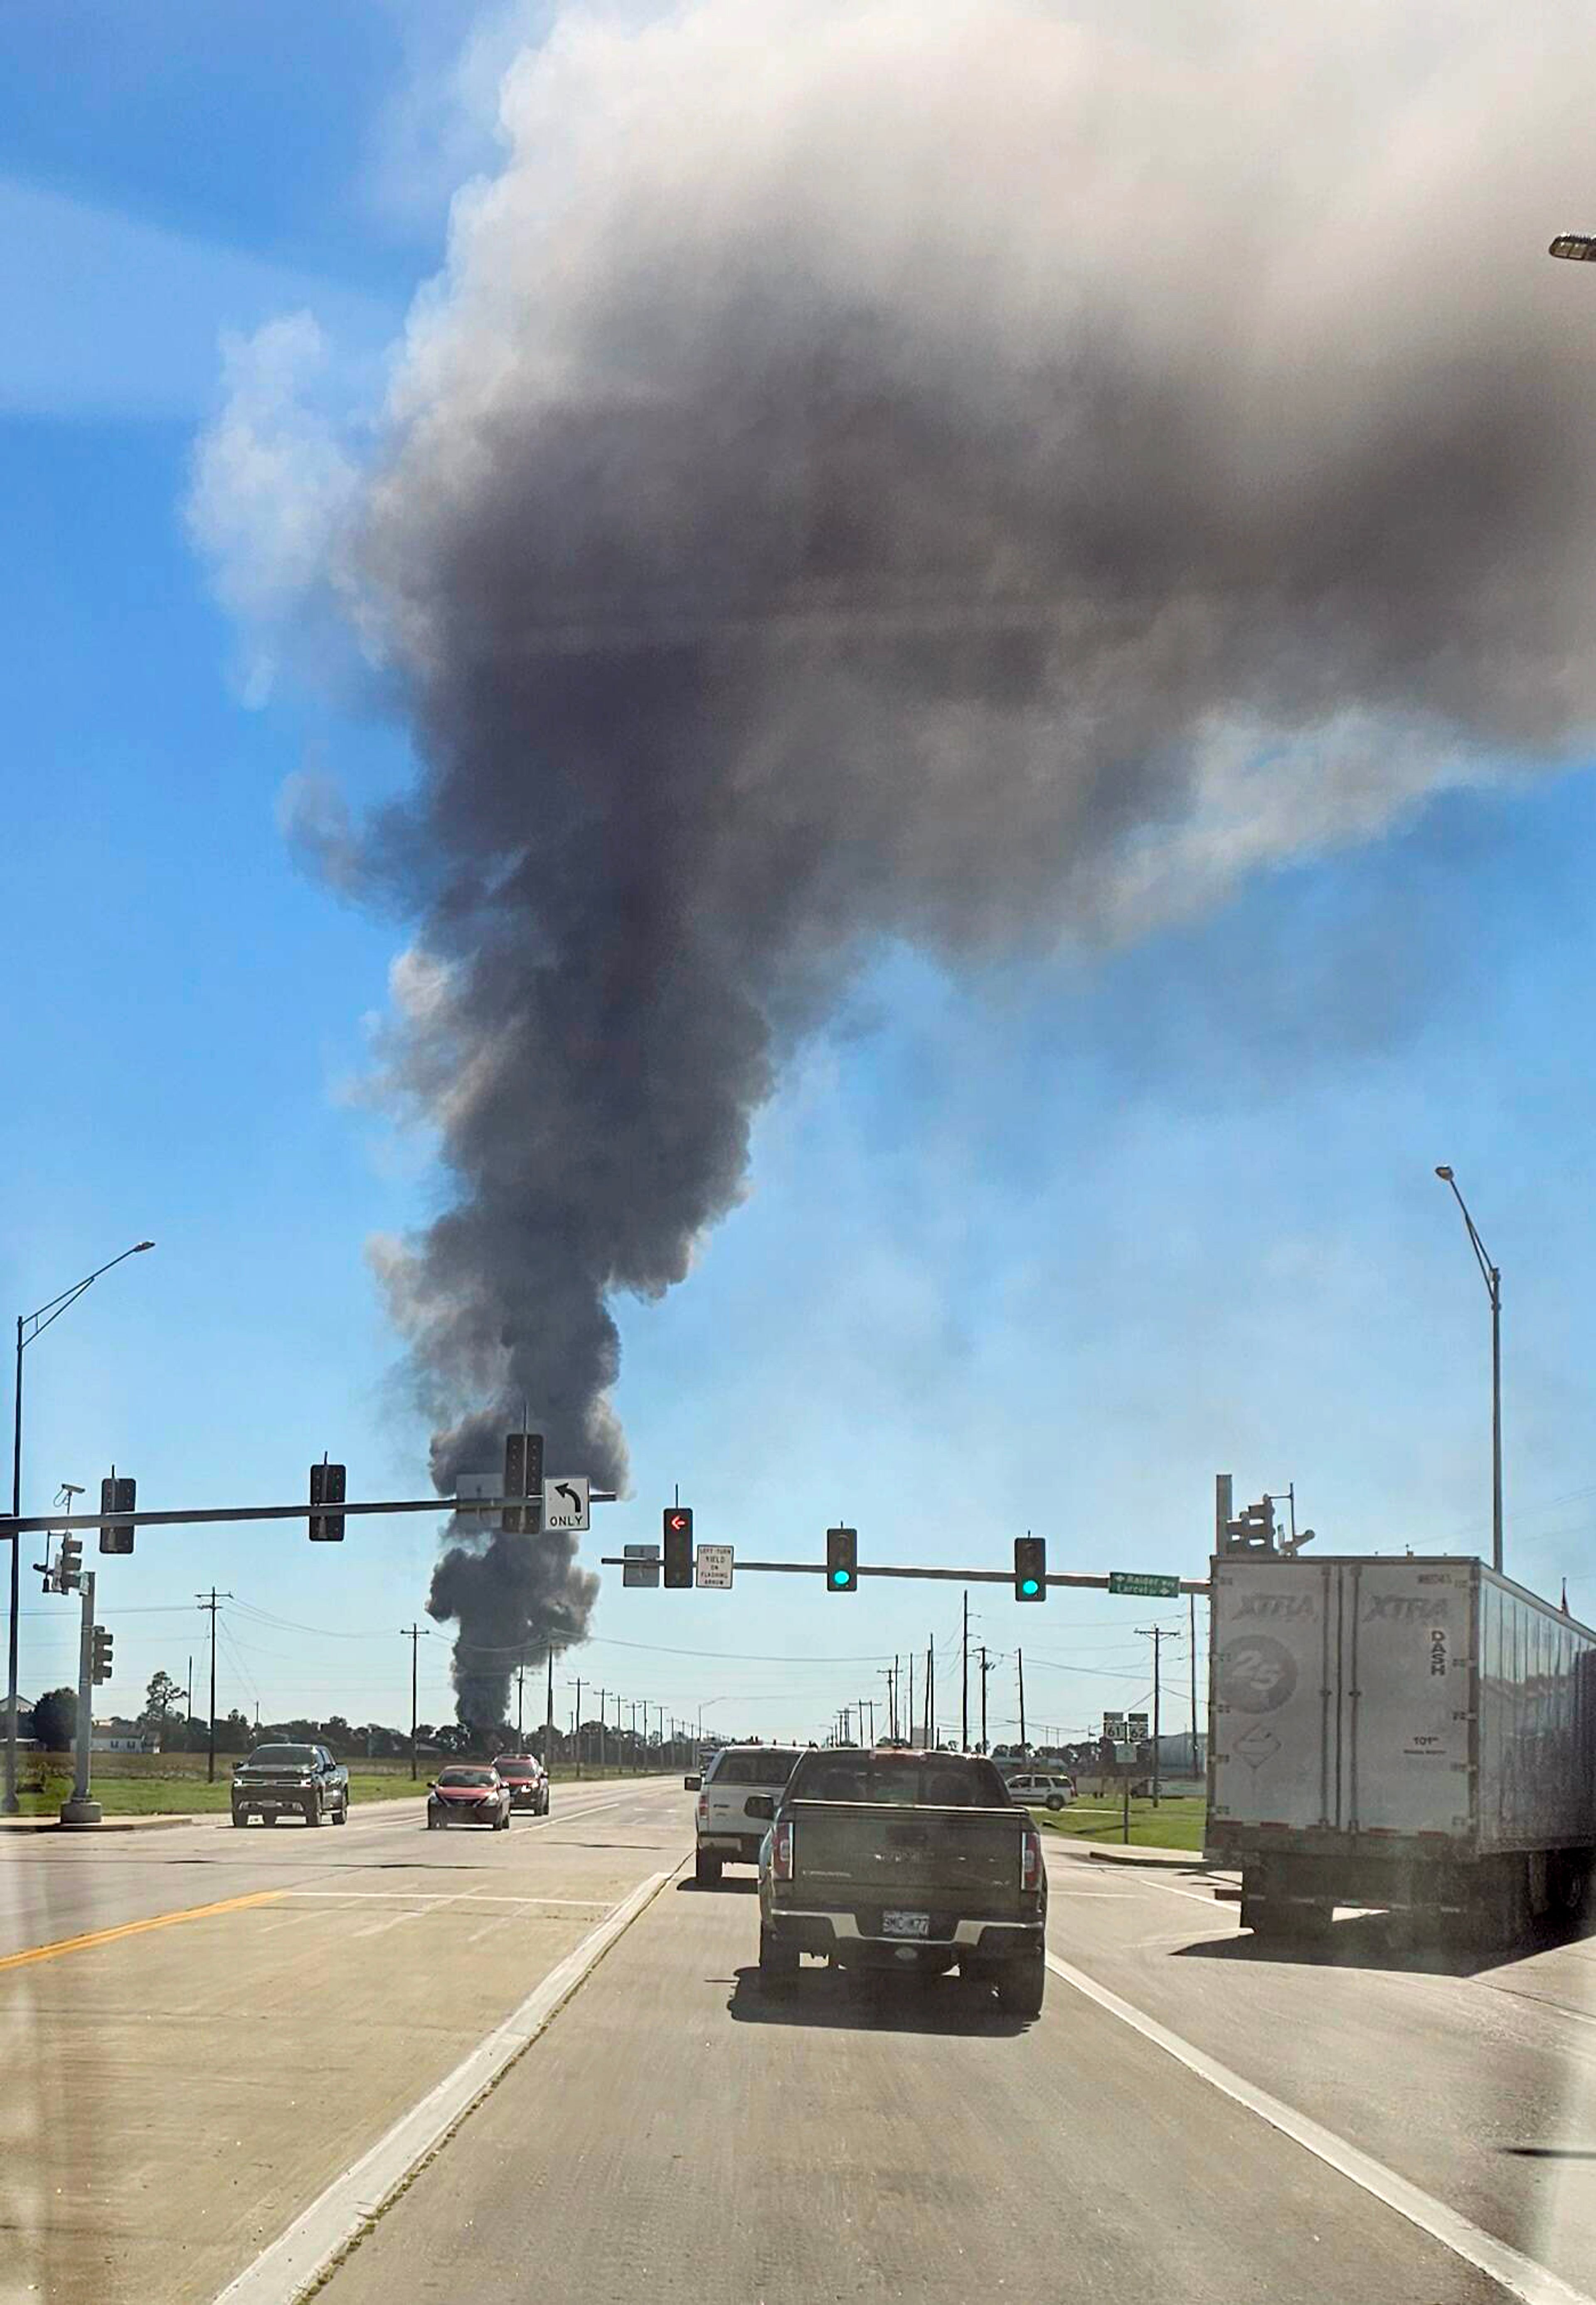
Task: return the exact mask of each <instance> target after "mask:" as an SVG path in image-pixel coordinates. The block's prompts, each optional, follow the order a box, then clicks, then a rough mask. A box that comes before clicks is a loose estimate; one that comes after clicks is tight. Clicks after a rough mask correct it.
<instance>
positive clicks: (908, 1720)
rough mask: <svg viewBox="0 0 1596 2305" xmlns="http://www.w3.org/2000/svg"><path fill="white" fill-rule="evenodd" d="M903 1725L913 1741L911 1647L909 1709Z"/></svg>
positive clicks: (912, 1655)
mask: <svg viewBox="0 0 1596 2305" xmlns="http://www.w3.org/2000/svg"><path fill="white" fill-rule="evenodd" d="M904 1728H905V1729H906V1730H907V1731H908V1732H909V1737H910V1741H911V1742H913V1737H914V1652H913V1649H911V1650H910V1652H909V1710H908V1712H907V1714H905V1715H904Z"/></svg>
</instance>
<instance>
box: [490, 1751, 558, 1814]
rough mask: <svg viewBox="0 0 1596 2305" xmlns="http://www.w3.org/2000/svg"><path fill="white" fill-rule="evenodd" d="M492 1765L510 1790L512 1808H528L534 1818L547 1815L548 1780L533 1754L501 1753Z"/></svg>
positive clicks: (540, 1763)
mask: <svg viewBox="0 0 1596 2305" xmlns="http://www.w3.org/2000/svg"><path fill="white" fill-rule="evenodd" d="M494 1767H495V1768H496V1769H497V1771H498V1773H499V1774H500V1776H501V1777H503V1779H504V1781H505V1783H506V1784H507V1785H508V1786H509V1788H510V1806H511V1807H512V1808H530V1809H531V1812H532V1815H533V1816H548V1777H547V1776H546V1774H545V1773H544V1769H543V1764H542V1762H541V1761H540V1760H539V1758H538V1756H537V1755H536V1754H535V1753H501V1754H500V1755H499V1756H498V1758H497V1760H496V1761H495V1763H494Z"/></svg>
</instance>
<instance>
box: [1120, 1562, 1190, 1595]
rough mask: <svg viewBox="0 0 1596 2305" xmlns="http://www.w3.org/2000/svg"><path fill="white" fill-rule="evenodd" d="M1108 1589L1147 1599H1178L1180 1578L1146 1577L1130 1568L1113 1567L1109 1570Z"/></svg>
mask: <svg viewBox="0 0 1596 2305" xmlns="http://www.w3.org/2000/svg"><path fill="white" fill-rule="evenodd" d="M1108 1590H1109V1592H1110V1593H1129V1594H1133V1595H1137V1596H1138V1597H1139V1598H1141V1599H1142V1600H1146V1601H1178V1600H1179V1598H1180V1578H1178V1577H1146V1576H1141V1575H1138V1574H1136V1573H1135V1572H1133V1570H1131V1569H1110V1570H1109V1571H1108Z"/></svg>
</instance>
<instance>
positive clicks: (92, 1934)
mask: <svg viewBox="0 0 1596 2305" xmlns="http://www.w3.org/2000/svg"><path fill="white" fill-rule="evenodd" d="M282 1894H283V1892H282V1890H281V1889H257V1890H255V1891H253V1892H251V1894H250V1895H249V1896H245V1897H223V1898H222V1899H220V1900H219V1901H218V1902H217V1903H216V1904H214V1905H185V1906H184V1907H183V1909H182V1910H181V1911H180V1912H175V1913H154V1914H152V1915H151V1916H150V1917H149V1919H148V1920H142V1921H118V1922H117V1924H116V1925H115V1927H114V1928H109V1929H89V1931H88V1932H87V1933H86V1934H85V1935H82V1936H78V1937H57V1938H56V1940H55V1943H54V1944H42V1945H30V1946H29V1947H28V1949H27V1951H26V1952H8V1953H4V1954H0V1969H24V1968H26V1967H27V1965H28V1964H29V1962H30V1961H59V1960H60V1959H61V1957H62V1955H63V1954H64V1953H69V1952H91V1951H92V1950H93V1948H94V1947H95V1946H96V1945H106V1944H118V1943H120V1941H121V1940H122V1939H123V1937H140V1936H144V1935H147V1934H148V1933H149V1930H151V1929H170V1928H174V1927H176V1925H177V1923H178V1922H179V1921H205V1920H208V1919H210V1918H211V1917H212V1915H213V1914H216V1913H242V1911H244V1910H245V1909H246V1908H247V1907H249V1906H250V1905H271V1904H275V1903H276V1901H277V1899H278V1898H279V1897H280V1896H282Z"/></svg>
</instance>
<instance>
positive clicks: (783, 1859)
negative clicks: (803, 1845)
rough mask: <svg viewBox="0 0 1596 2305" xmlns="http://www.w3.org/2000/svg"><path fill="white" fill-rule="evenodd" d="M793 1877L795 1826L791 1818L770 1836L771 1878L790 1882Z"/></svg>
mask: <svg viewBox="0 0 1596 2305" xmlns="http://www.w3.org/2000/svg"><path fill="white" fill-rule="evenodd" d="M792 1877H793V1824H792V1819H791V1818H790V1817H788V1818H785V1819H784V1821H783V1822H782V1823H781V1824H778V1825H777V1826H776V1827H775V1828H774V1830H773V1832H772V1833H771V1836H770V1878H771V1879H772V1880H773V1881H790V1880H791V1879H792Z"/></svg>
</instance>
